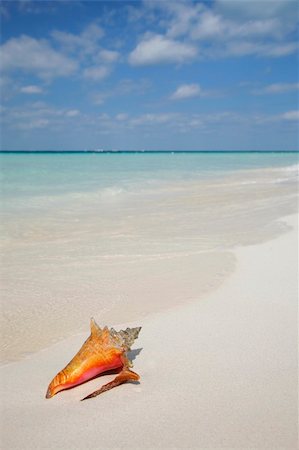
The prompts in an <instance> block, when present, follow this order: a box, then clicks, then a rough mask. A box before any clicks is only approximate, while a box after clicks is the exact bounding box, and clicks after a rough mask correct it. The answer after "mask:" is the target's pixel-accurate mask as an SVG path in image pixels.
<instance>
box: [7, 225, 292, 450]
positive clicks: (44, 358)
mask: <svg viewBox="0 0 299 450" xmlns="http://www.w3.org/2000/svg"><path fill="white" fill-rule="evenodd" d="M288 223H289V224H291V225H292V226H293V230H292V231H290V232H288V233H287V234H284V235H282V236H280V237H278V238H276V239H274V240H272V241H269V242H267V243H264V244H260V245H255V246H250V247H245V248H239V249H237V250H236V256H237V261H238V262H237V269H236V271H235V273H234V274H233V275H232V276H230V277H229V278H228V279H227V280H226V281H225V283H224V284H223V285H222V286H221V287H220V288H219V289H218V290H216V291H214V292H212V293H210V294H209V295H206V297H204V299H201V300H200V301H198V302H196V303H191V304H187V305H186V306H180V307H174V308H173V309H171V310H168V311H165V312H162V313H158V314H156V315H154V316H153V315H152V316H150V317H148V318H147V319H142V321H141V323H140V322H138V321H137V322H134V323H131V324H124V326H127V325H142V326H143V329H142V332H141V334H140V337H139V339H138V341H136V345H135V346H134V348H135V349H140V348H142V350H141V351H140V353H139V355H137V356H136V359H135V361H134V370H135V371H137V372H138V373H139V374H140V375H141V383H140V385H133V384H127V385H124V386H121V387H119V388H116V389H114V390H112V391H110V392H107V393H105V394H103V395H102V396H100V397H97V398H95V399H91V400H88V401H85V402H80V401H79V400H80V399H81V398H82V397H83V396H85V395H87V394H89V393H90V392H92V391H93V390H94V389H96V388H97V387H98V386H100V385H102V384H103V383H104V382H106V381H107V380H110V379H111V378H112V377H111V376H109V377H108V376H107V377H101V378H98V379H96V380H92V381H91V382H89V383H86V384H84V385H82V386H79V387H77V388H75V389H72V390H69V391H64V392H62V393H60V394H58V395H57V396H55V397H54V398H52V399H50V400H46V399H45V398H44V395H45V391H46V388H47V385H48V382H49V381H50V380H51V378H52V376H53V375H55V373H56V372H57V371H59V370H60V369H62V367H64V365H65V364H66V363H67V362H68V361H69V360H70V359H71V357H72V356H73V355H74V354H75V353H76V351H77V350H78V348H79V347H80V346H81V344H82V342H83V341H84V339H85V338H86V336H87V333H85V334H84V335H78V336H74V337H72V338H69V339H67V340H65V341H63V342H61V343H59V344H56V345H54V346H52V347H51V348H48V349H46V350H44V351H42V352H39V353H36V354H34V355H32V356H30V357H28V358H27V359H26V360H22V361H20V362H17V363H11V364H9V365H7V366H4V367H2V368H1V377H2V383H1V389H2V394H1V395H2V417H1V425H2V436H1V438H2V448H3V449H6V450H8V449H20V450H21V449H22V450H26V449H28V450H29V449H30V450H31V449H34V448H36V449H39V450H41V449H56V450H59V449H72V450H74V449H82V450H83V449H105V450H107V449H109V448H130V449H132V448H133V449H143V448H152V449H156V448H164V449H166V448H194V449H212V448H213V449H215V448H217V449H221V448H228V449H232V448H235V449H238V450H241V449H278V448H279V449H296V448H297V444H298V442H297V295H298V285H297V272H298V263H297V256H298V252H297V245H296V244H297V242H298V240H297V220H296V217H292V218H289V219H288ZM198 276H199V277H200V274H198ZM96 319H98V318H97V317H96ZM109 325H113V324H109ZM32 326H34V324H33V325H32ZM87 327H88V324H86V328H87Z"/></svg>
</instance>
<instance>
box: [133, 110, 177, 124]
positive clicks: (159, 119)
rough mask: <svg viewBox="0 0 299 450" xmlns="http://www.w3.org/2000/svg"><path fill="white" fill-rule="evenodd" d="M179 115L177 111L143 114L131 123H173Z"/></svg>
mask: <svg viewBox="0 0 299 450" xmlns="http://www.w3.org/2000/svg"><path fill="white" fill-rule="evenodd" d="M177 117H178V114H177V113H149V114H141V115H140V116H138V117H135V118H133V119H132V120H131V125H133V126H135V125H153V124H166V123H172V122H173V121H174V120H175V119H176V118H177Z"/></svg>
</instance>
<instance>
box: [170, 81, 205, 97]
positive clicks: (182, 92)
mask: <svg viewBox="0 0 299 450" xmlns="http://www.w3.org/2000/svg"><path fill="white" fill-rule="evenodd" d="M201 92H202V90H201V88H200V86H199V85H198V84H182V85H181V86H179V87H178V88H177V90H176V91H175V92H174V93H173V94H172V95H171V96H170V98H171V99H172V100H181V99H184V98H191V97H198V96H199V95H200V94H201Z"/></svg>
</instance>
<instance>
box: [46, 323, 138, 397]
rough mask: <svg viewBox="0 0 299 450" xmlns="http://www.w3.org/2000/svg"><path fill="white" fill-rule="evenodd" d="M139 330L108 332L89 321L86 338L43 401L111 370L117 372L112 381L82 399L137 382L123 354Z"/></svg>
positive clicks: (50, 387) (54, 379)
mask: <svg viewBox="0 0 299 450" xmlns="http://www.w3.org/2000/svg"><path fill="white" fill-rule="evenodd" d="M140 330H141V327H136V328H127V329H126V330H120V331H115V330H114V328H111V329H110V330H109V328H108V327H107V326H105V327H104V328H100V327H99V326H98V325H97V323H96V322H95V320H94V319H93V318H91V320H90V336H89V337H88V339H87V340H86V341H85V342H84V344H83V345H82V347H81V348H80V350H79V351H78V353H77V354H76V355H75V356H74V358H73V359H72V360H71V361H70V362H69V363H68V365H67V366H66V367H65V368H64V369H62V370H61V371H60V372H59V373H58V374H57V375H56V376H55V377H54V378H53V380H52V381H51V383H50V384H49V387H48V390H47V393H46V398H50V397H53V395H55V394H57V392H59V391H62V390H64V389H69V388H72V387H74V386H77V385H79V384H81V383H84V382H85V381H88V380H90V379H91V378H94V377H96V376H97V375H100V374H102V373H105V372H107V371H111V370H117V371H118V372H119V374H118V375H117V376H116V378H115V379H114V380H113V381H111V382H110V383H108V384H106V385H104V386H102V388H100V389H99V390H97V391H95V392H93V393H92V394H90V395H88V396H87V397H85V398H84V399H83V400H85V399H87V398H91V397H95V396H97V395H99V394H101V393H102V392H105V391H107V390H109V389H112V388H113V387H115V386H118V385H120V384H123V383H126V382H128V381H138V380H139V375H138V374H136V373H135V372H133V371H132V370H130V367H132V361H130V360H129V358H128V355H127V352H128V351H129V350H130V349H131V346H132V345H133V343H134V341H135V339H137V338H138V335H139V332H140Z"/></svg>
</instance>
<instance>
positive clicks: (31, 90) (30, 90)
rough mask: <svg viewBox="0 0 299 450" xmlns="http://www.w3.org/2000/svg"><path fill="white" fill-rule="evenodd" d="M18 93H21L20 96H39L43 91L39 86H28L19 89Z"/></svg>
mask: <svg viewBox="0 0 299 450" xmlns="http://www.w3.org/2000/svg"><path fill="white" fill-rule="evenodd" d="M20 92H22V94H41V93H42V92H43V90H42V88H41V87H40V86H36V85H33V84H32V85H29V86H23V87H21V89H20Z"/></svg>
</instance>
